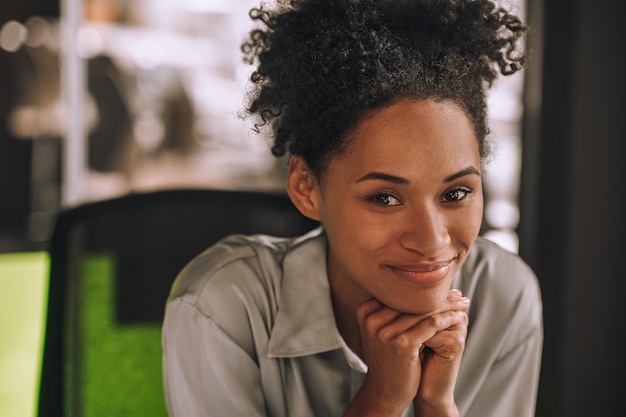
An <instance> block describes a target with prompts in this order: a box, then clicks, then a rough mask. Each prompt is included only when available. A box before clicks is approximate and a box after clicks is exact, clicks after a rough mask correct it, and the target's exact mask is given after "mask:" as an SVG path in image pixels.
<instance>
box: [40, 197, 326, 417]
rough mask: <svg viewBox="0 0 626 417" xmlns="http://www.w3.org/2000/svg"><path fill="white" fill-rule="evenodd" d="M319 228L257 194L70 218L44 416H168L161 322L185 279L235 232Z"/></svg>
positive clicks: (147, 203)
mask: <svg viewBox="0 0 626 417" xmlns="http://www.w3.org/2000/svg"><path fill="white" fill-rule="evenodd" d="M316 226H317V223H316V222H314V221H312V220H310V219H307V218H305V217H304V216H302V215H301V214H300V213H299V212H298V211H297V210H296V209H295V208H294V207H293V205H292V204H291V202H290V201H289V199H288V197H287V196H286V195H284V194H268V193H262V192H248V191H218V190H170V191H157V192H150V193H145V194H131V195H127V196H124V197H120V198H116V199H112V200H107V201H100V202H95V203H89V204H86V205H83V206H80V207H77V208H72V209H69V210H67V211H65V212H62V213H61V214H60V215H59V216H58V218H57V221H56V225H55V229H54V232H53V236H52V239H51V244H50V283H49V299H48V316H47V325H46V336H45V345H44V356H43V362H42V375H41V385H40V394H39V408H38V416H39V417H51V416H55V417H58V416H70V415H71V416H100V415H102V416H107V417H109V416H133V417H141V416H146V417H148V416H149V417H158V416H166V415H167V413H166V410H165V403H164V399H163V388H162V382H161V344H160V326H161V321H162V318H163V313H164V304H165V300H166V298H167V296H168V293H169V289H170V286H171V284H172V282H173V279H174V278H175V277H176V275H177V273H178V272H179V271H180V270H181V269H182V268H183V266H184V265H185V264H186V263H187V262H188V261H190V260H191V259H192V258H193V257H194V256H195V255H197V254H199V253H200V252H201V251H203V250H204V249H205V248H207V247H208V246H210V245H211V244H213V243H215V242H216V241H217V240H219V239H220V238H222V237H224V236H226V235H229V234H233V233H244V234H256V233H265V234H271V235H276V236H297V235H300V234H303V233H305V232H307V231H308V230H311V229H312V228H314V227H316Z"/></svg>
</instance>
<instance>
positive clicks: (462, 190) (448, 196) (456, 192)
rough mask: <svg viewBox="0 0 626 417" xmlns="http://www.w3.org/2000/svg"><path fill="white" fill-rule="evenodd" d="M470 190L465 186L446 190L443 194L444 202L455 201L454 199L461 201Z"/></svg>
mask: <svg viewBox="0 0 626 417" xmlns="http://www.w3.org/2000/svg"><path fill="white" fill-rule="evenodd" d="M471 193H472V190H470V189H469V188H467V187H459V188H455V189H453V190H449V191H446V192H445V194H444V195H443V201H445V202H455V201H463V200H465V198H467V195H468V194H471Z"/></svg>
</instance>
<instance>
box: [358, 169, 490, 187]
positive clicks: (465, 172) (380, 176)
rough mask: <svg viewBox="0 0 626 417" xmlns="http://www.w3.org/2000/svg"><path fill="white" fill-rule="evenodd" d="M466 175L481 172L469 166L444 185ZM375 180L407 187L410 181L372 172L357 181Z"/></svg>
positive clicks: (448, 178)
mask: <svg viewBox="0 0 626 417" xmlns="http://www.w3.org/2000/svg"><path fill="white" fill-rule="evenodd" d="M466 175H478V176H479V177H480V172H478V170H477V169H476V168H474V167H473V166H469V167H467V168H465V169H462V170H461V171H459V172H457V173H454V174H452V175H450V176H448V177H446V178H444V180H443V182H444V183H448V182H452V181H454V180H456V179H457V178H461V177H464V176H466ZM373 180H378V181H387V182H391V183H394V184H402V185H406V184H408V183H409V180H407V179H406V178H403V177H398V176H397V175H391V174H386V173H384V172H376V171H375V172H370V173H368V174H366V175H364V176H362V177H361V178H359V179H358V180H356V182H357V183H359V182H363V181H373Z"/></svg>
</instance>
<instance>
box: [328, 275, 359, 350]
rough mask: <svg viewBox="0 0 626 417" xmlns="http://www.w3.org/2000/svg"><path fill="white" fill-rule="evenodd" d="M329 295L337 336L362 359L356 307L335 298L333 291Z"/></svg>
mask: <svg viewBox="0 0 626 417" xmlns="http://www.w3.org/2000/svg"><path fill="white" fill-rule="evenodd" d="M331 293H332V301H333V311H334V314H335V323H336V324H337V329H338V330H339V334H341V337H342V338H343V340H344V341H345V342H346V344H347V345H348V347H349V348H350V349H352V351H353V352H354V353H356V354H357V355H358V356H359V357H360V358H361V359H363V345H362V343H361V328H360V326H359V321H358V319H357V316H356V307H355V306H352V305H350V304H348V303H343V302H342V301H341V300H340V298H341V297H337V296H336V293H335V291H332V284H331Z"/></svg>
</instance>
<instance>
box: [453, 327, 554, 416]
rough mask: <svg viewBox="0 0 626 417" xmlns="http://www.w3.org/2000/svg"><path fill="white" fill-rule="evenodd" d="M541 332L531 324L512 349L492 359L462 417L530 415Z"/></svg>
mask: <svg viewBox="0 0 626 417" xmlns="http://www.w3.org/2000/svg"><path fill="white" fill-rule="evenodd" d="M542 340H543V333H542V331H541V329H540V328H535V329H534V331H533V332H532V334H530V335H529V336H528V338H526V339H525V340H524V341H523V342H522V343H521V344H520V345H518V346H517V347H516V348H515V349H514V350H513V351H511V352H508V353H507V354H506V356H504V357H501V358H499V359H498V360H497V361H495V362H494V363H493V365H492V367H491V369H490V371H489V373H488V374H487V377H486V379H485V380H484V382H483V384H482V387H481V389H480V390H479V391H478V393H477V396H476V398H475V399H474V402H473V403H472V407H471V408H470V409H469V410H468V412H467V414H465V415H464V417H502V416H509V417H513V416H515V417H533V416H534V415H535V404H536V395H537V384H538V381H539V369H540V363H541V350H542Z"/></svg>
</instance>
